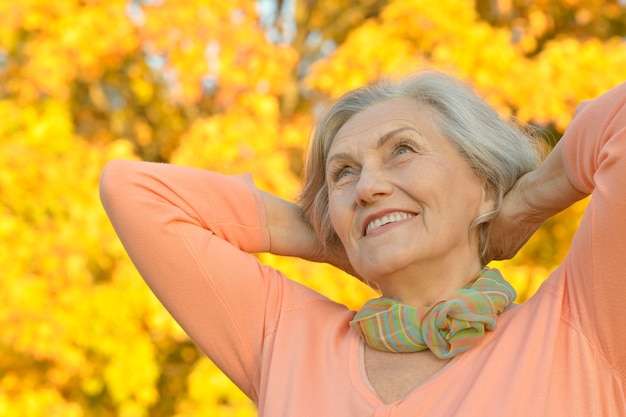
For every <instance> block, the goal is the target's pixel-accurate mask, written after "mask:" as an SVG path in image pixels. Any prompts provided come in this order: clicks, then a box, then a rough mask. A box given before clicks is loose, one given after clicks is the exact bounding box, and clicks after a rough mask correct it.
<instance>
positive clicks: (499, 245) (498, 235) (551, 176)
mask: <svg viewBox="0 0 626 417" xmlns="http://www.w3.org/2000/svg"><path fill="white" fill-rule="evenodd" d="M585 197H586V194H585V193H582V192H580V191H579V190H577V189H576V188H575V187H574V186H573V185H572V183H571V182H570V180H569V178H568V176H567V173H566V170H565V166H564V164H563V158H562V155H561V143H560V142H559V143H557V145H556V146H555V147H554V149H553V150H552V152H550V154H549V155H548V157H547V158H546V159H545V161H544V162H543V163H542V164H541V165H540V166H539V168H538V169H537V170H536V171H532V172H529V173H527V174H525V175H523V176H522V177H521V178H519V179H518V180H517V182H516V183H515V184H514V185H513V188H511V190H510V191H509V192H508V193H507V195H506V196H505V197H504V200H503V202H502V207H501V209H500V212H499V213H498V215H497V216H496V218H495V219H494V220H493V221H492V224H491V228H490V231H489V241H488V244H487V247H488V251H487V254H486V255H487V256H485V258H484V259H485V260H487V261H488V260H493V259H496V260H501V259H510V258H512V257H513V256H515V254H516V253H517V252H518V251H519V250H520V249H521V247H522V246H524V244H525V243H526V242H527V241H528V239H530V237H531V236H532V235H533V234H534V233H535V231H536V230H537V229H538V228H539V227H540V226H541V225H542V224H543V222H544V221H546V220H547V219H548V218H550V217H551V216H553V215H555V214H556V213H558V212H560V211H561V210H564V209H566V208H567V207H569V206H570V205H572V204H573V203H575V202H576V201H579V200H581V199H583V198H585Z"/></svg>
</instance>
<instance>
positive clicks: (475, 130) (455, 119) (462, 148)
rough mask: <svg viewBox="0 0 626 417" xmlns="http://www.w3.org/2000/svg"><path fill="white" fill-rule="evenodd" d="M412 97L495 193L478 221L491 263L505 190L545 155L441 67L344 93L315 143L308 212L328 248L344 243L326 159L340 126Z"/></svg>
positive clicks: (482, 251) (305, 202)
mask: <svg viewBox="0 0 626 417" xmlns="http://www.w3.org/2000/svg"><path fill="white" fill-rule="evenodd" d="M400 98H409V99H412V100H415V102H416V103H418V104H425V105H427V106H429V107H430V108H431V109H432V110H434V111H433V112H432V113H433V117H434V122H435V125H436V127H437V128H438V130H439V132H440V133H441V134H442V135H443V136H444V137H445V138H446V139H447V140H448V141H450V143H451V144H452V145H453V146H454V147H455V148H456V150H457V151H458V152H459V154H460V155H461V156H462V157H463V158H464V159H465V160H466V161H467V163H468V164H469V166H470V167H471V168H472V170H473V171H474V172H475V173H476V175H477V176H478V178H480V179H481V180H482V181H483V183H484V184H485V187H486V189H487V191H488V192H491V193H493V197H494V199H495V207H494V209H493V210H492V211H490V212H488V213H485V214H483V215H481V216H479V217H478V218H476V219H475V220H474V222H473V223H472V225H471V227H470V234H471V233H472V232H473V231H475V230H478V231H479V241H478V244H479V245H478V249H479V255H480V258H481V262H483V263H484V264H486V263H487V262H489V261H490V260H491V259H485V256H486V254H487V253H488V247H487V245H488V236H489V224H490V222H491V220H492V219H493V218H494V217H495V216H496V215H497V213H498V211H499V209H500V207H501V204H502V200H503V198H504V195H505V194H506V193H507V192H508V191H509V190H510V189H511V187H512V186H513V184H514V183H515V182H516V181H517V179H518V178H519V177H521V176H522V175H523V174H525V173H527V172H529V171H532V170H533V169H534V168H536V166H537V165H538V163H539V162H540V160H541V157H542V152H541V149H540V146H539V141H538V140H537V138H536V137H534V136H533V135H530V134H527V133H525V132H524V131H523V130H522V129H521V128H520V127H519V126H518V125H516V124H515V123H513V122H512V121H505V120H503V119H502V118H500V117H499V115H498V114H497V113H496V111H495V110H494V109H493V108H491V107H490V106H489V105H488V104H487V103H486V102H485V101H484V100H483V99H481V98H480V97H479V96H478V95H477V94H476V93H475V92H474V90H473V89H472V88H471V87H470V86H469V85H468V84H466V83H463V82H461V81H459V80H458V79H456V78H454V77H452V76H449V75H446V74H443V73H440V72H437V71H425V72H421V73H418V74H415V75H412V76H409V77H406V78H403V79H401V80H399V81H394V80H391V79H383V80H380V81H378V82H377V83H375V84H373V85H369V86H365V87H361V88H357V89H355V90H352V91H350V92H348V93H346V94H345V95H343V96H342V97H340V98H339V99H338V100H337V101H336V102H335V103H334V104H333V105H332V106H331V107H330V108H329V109H328V110H327V111H326V112H325V113H324V114H323V115H322V117H321V119H319V121H318V122H317V124H316V127H315V130H314V135H313V140H312V143H311V146H310V148H309V152H308V156H307V161H306V169H305V183H304V187H303V189H302V192H301V194H300V199H299V201H300V205H301V207H302V211H303V215H304V217H305V218H306V219H307V220H308V221H309V223H310V224H311V226H312V227H313V229H314V230H315V232H316V233H317V235H318V237H319V239H320V240H321V242H322V243H323V244H324V245H325V246H326V248H333V247H341V242H340V240H339V237H338V236H337V234H336V233H335V231H334V229H333V227H332V224H331V222H330V215H329V212H328V204H329V202H328V188H327V182H326V160H327V158H328V153H329V150H330V146H331V144H332V142H333V140H334V138H335V135H336V134H337V132H338V131H339V129H340V128H341V127H342V126H343V125H344V124H345V123H346V122H347V121H348V120H349V119H350V118H351V117H352V116H353V115H355V114H356V113H359V112H361V111H363V110H365V109H367V108H368V107H370V106H372V105H374V104H377V103H381V102H384V101H388V100H393V99H400Z"/></svg>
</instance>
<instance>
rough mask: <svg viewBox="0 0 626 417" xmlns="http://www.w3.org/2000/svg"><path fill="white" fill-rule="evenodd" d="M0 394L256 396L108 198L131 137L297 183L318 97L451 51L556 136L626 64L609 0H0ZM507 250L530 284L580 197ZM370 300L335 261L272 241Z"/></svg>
mask: <svg viewBox="0 0 626 417" xmlns="http://www.w3.org/2000/svg"><path fill="white" fill-rule="evenodd" d="M0 17H1V19H2V25H0V166H1V169H0V415H1V416H19V417H31V416H32V417H35V416H42V417H43V416H46V417H54V416H63V417H79V416H103V417H107V416H122V417H135V416H137V417H145V416H169V415H171V416H177V417H183V416H194V417H198V416H254V415H255V414H256V412H255V410H254V407H253V405H252V404H251V403H250V401H249V400H248V399H247V398H245V397H244V396H243V394H241V392H239V391H238V390H237V389H236V388H235V387H234V386H233V385H232V384H231V383H230V382H229V381H228V380H227V379H226V378H225V377H224V375H223V374H221V373H220V371H219V370H218V369H216V368H215V366H214V365H213V364H212V363H211V362H210V361H209V360H208V359H206V358H204V357H203V356H202V355H200V354H199V353H198V351H197V349H196V348H195V346H194V345H193V344H192V343H191V342H190V341H189V340H188V339H187V337H186V336H185V335H184V334H183V332H182V331H181V330H180V328H179V327H178V326H177V325H176V324H175V323H174V322H173V320H172V319H171V318H170V317H169V315H168V314H167V312H166V311H165V310H164V309H163V307H162V306H161V305H160V304H159V303H158V302H157V301H156V299H155V298H154V297H153V296H152V294H151V293H150V292H149V291H148V289H147V287H146V286H145V284H144V283H143V281H142V280H141V278H140V277H139V276H138V274H137V272H136V271H135V270H134V268H133V266H132V264H131V263H130V261H129V259H128V258H127V256H126V254H125V252H124V250H123V248H122V247H121V245H120V243H119V241H118V240H117V237H116V236H115V234H114V232H113V230H112V228H111V226H110V224H109V222H108V220H107V218H106V216H105V214H104V212H103V210H102V208H101V206H100V203H99V199H98V179H99V175H100V171H101V169H102V167H103V166H104V164H105V163H106V162H107V161H108V160H110V159H113V158H133V159H143V160H151V161H164V162H171V163H176V164H185V165H192V166H197V167H202V168H206V169H211V170H217V171H221V172H225V173H241V172H246V171H249V172H252V173H253V174H254V176H255V179H256V182H257V185H258V186H259V187H260V188H263V189H266V190H268V191H271V192H273V193H276V194H278V195H280V196H282V197H285V198H293V197H294V196H295V195H296V194H297V192H298V189H299V186H300V177H301V173H302V158H303V155H304V150H305V148H306V145H307V142H308V140H309V131H310V129H311V125H312V118H313V116H312V115H314V114H315V113H316V111H317V107H318V106H319V105H320V103H323V102H325V101H326V100H328V99H332V98H335V97H337V96H338V95H340V94H341V93H342V92H344V91H346V90H348V89H350V88H353V87H356V86H359V85H361V84H363V83H366V82H369V81H372V80H374V79H376V78H377V77H379V76H381V75H399V74H402V73H405V72H407V71H412V70H415V69H419V68H422V67H431V68H433V67H434V68H440V69H443V70H445V71H449V72H453V73H454V74H456V75H458V76H460V77H461V78H464V79H466V80H468V81H470V82H472V83H473V84H474V85H475V86H476V88H477V90H478V91H479V92H480V94H481V95H483V96H484V97H485V98H486V99H487V100H488V101H489V102H491V103H492V104H493V105H494V106H495V107H496V108H497V109H498V111H500V112H501V113H502V114H503V115H504V116H505V117H509V116H514V117H517V118H519V119H520V120H522V121H524V122H526V123H529V124H531V125H532V126H534V127H535V128H536V129H537V130H538V132H539V133H540V134H542V135H543V136H544V137H545V138H546V141H547V142H548V144H550V145H553V144H554V143H556V141H557V140H558V138H559V137H560V135H561V134H562V132H563V130H564V128H565V127H566V126H567V124H568V123H569V121H570V120H571V115H572V114H573V111H574V109H575V107H576V105H577V103H579V102H580V101H581V100H584V99H588V98H591V97H594V96H597V95H598V94H600V93H602V92H603V91H605V90H607V89H609V88H611V87H612V86H615V85H617V84H618V83H620V82H622V81H624V80H626V42H625V36H626V26H625V24H626V23H625V22H626V6H625V5H624V2H623V1H622V2H621V3H620V2H618V1H604V0H559V1H548V0H538V1H534V2H528V1H523V0H498V1H492V0H476V1H469V0H440V1H437V2H434V1H430V0H404V1H400V0H397V1H377V0H359V1H357V0H339V1H335V0H316V1H307V2H304V1H300V0H291V1H278V0H261V1H253V0H234V1H230V2H228V1H212V0H176V1H174V0H161V1H150V0H106V1H105V0H56V1H47V0H18V1H15V0H0ZM584 206H585V202H582V203H579V204H577V205H575V206H574V207H572V208H571V209H569V210H567V211H566V212H564V213H561V214H559V215H558V216H557V217H556V218H554V219H551V220H550V221H548V222H547V223H546V224H545V226H544V227H543V228H542V229H541V230H540V231H539V232H538V233H537V235H536V236H535V237H534V238H533V239H532V240H531V242H529V244H528V245H527V246H526V247H525V248H524V249H523V250H522V251H521V252H520V254H519V255H518V256H517V257H516V258H515V259H513V260H511V261H508V262H500V263H497V266H499V267H500V268H501V269H502V270H503V271H504V273H505V275H506V276H507V277H508V278H509V279H510V280H511V282H512V283H513V284H514V285H515V287H516V288H517V290H518V292H519V300H520V301H522V302H523V301H524V300H526V299H527V298H528V297H529V296H530V295H532V294H533V293H534V291H536V289H537V288H538V286H539V285H540V284H541V282H542V280H543V279H544V278H545V277H546V276H547V274H548V273H549V271H550V270H551V269H553V268H554V267H555V266H556V265H557V264H558V263H559V262H560V260H562V259H563V257H564V256H565V253H566V252H567V249H568V245H569V241H570V239H571V236H572V234H573V233H574V231H575V229H576V225H577V222H578V220H579V218H580V215H581V213H582V211H583V210H584ZM260 257H261V258H262V260H263V261H264V262H267V263H269V264H271V265H273V266H275V267H277V268H280V269H282V270H284V271H285V272H286V273H287V274H288V275H289V276H291V277H293V278H294V279H297V280H299V281H301V282H304V283H305V284H307V285H309V286H311V287H313V288H315V289H316V290H318V291H320V292H322V293H324V294H326V295H328V296H329V297H331V298H333V299H335V300H338V301H341V302H344V303H346V304H347V305H349V306H351V307H353V308H357V307H359V305H360V304H361V303H363V302H364V301H365V300H366V299H367V298H368V297H371V296H372V292H371V291H370V290H369V289H368V288H366V287H364V286H363V285H362V284H360V283H359V282H357V281H356V280H354V279H352V278H350V277H348V276H346V275H345V274H343V273H341V272H339V271H336V270H334V269H333V268H331V267H329V266H328V265H316V264H310V263H306V262H303V261H298V260H294V259H287V258H280V257H275V256H271V255H261V256H260Z"/></svg>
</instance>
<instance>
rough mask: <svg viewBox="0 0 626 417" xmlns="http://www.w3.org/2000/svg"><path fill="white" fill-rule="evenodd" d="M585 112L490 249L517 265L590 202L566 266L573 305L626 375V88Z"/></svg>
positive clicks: (526, 182) (509, 200) (520, 197)
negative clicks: (569, 210) (554, 224)
mask: <svg viewBox="0 0 626 417" xmlns="http://www.w3.org/2000/svg"><path fill="white" fill-rule="evenodd" d="M581 107H582V108H581V109H580V111H578V112H577V115H576V117H575V118H574V120H573V121H572V123H571V125H570V126H569V127H568V129H567V131H566V132H565V135H564V136H563V138H562V139H561V141H560V142H559V144H558V145H557V146H556V147H555V149H554V150H553V151H552V152H551V154H550V155H549V156H548V158H547V159H546V161H545V162H544V163H543V164H542V165H541V167H540V168H539V169H538V170H537V171H535V172H532V173H529V174H527V175H526V176H524V177H522V178H521V179H520V181H518V183H517V184H516V185H515V187H514V188H513V189H512V190H511V192H510V193H509V194H508V195H507V197H506V198H505V202H504V205H503V211H502V213H501V215H500V216H499V217H498V219H496V222H495V223H494V225H493V226H494V227H493V233H494V234H493V236H492V237H493V240H492V241H491V243H492V244H493V245H494V247H495V248H497V252H495V254H494V255H495V256H494V257H497V258H501V259H504V258H508V257H511V256H512V255H514V254H515V252H516V251H517V249H519V247H521V246H522V245H523V243H524V242H525V241H526V240H527V239H528V238H529V237H530V235H532V233H533V232H534V231H535V230H536V229H537V227H539V226H540V225H541V224H542V223H543V222H544V221H545V220H546V219H547V218H548V217H550V216H551V215H553V214H555V213H557V212H558V211H560V210H562V209H563V208H565V207H567V206H569V205H570V204H572V203H573V202H575V201H577V200H578V199H580V198H582V197H584V196H585V195H588V194H592V197H591V199H590V201H589V204H588V206H587V210H586V212H585V216H584V218H583V219H582V221H581V224H580V227H579V229H578V231H577V233H576V236H575V237H574V240H573V242H572V246H571V249H570V253H569V254H568V257H567V259H566V260H565V263H566V265H565V273H566V274H567V279H568V297H569V302H570V304H571V305H576V306H578V310H577V314H578V315H579V317H578V320H579V323H580V326H581V328H583V329H586V332H587V337H589V338H590V339H591V340H593V341H594V342H595V344H596V346H599V347H600V348H601V349H602V351H603V354H604V355H605V357H607V358H608V359H609V361H611V363H612V364H613V365H614V366H616V368H617V369H620V370H621V371H622V372H624V373H625V374H626V355H625V354H624V352H626V339H625V338H623V337H622V336H621V334H620V333H619V331H616V329H619V328H620V327H621V326H622V321H623V316H624V314H625V313H626V256H625V255H626V184H625V183H626V83H624V84H621V85H619V86H617V87H615V88H614V89H612V90H610V91H608V92H607V93H605V94H603V95H601V96H600V97H598V98H596V99H594V100H591V101H589V102H586V103H585V104H584V105H583V106H581ZM507 223H508V225H507ZM513 230H515V231H516V232H514V233H512V231H513ZM516 234H517V235H516Z"/></svg>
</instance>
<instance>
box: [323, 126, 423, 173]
mask: <svg viewBox="0 0 626 417" xmlns="http://www.w3.org/2000/svg"><path fill="white" fill-rule="evenodd" d="M405 130H412V131H414V132H415V133H417V134H418V135H420V136H422V134H421V132H419V131H418V130H417V129H415V128H413V127H409V126H402V127H399V128H397V129H394V130H392V131H390V132H387V133H385V134H384V135H382V136H381V137H380V139H378V142H377V143H376V149H380V148H382V147H383V146H384V145H385V143H387V141H389V140H390V139H392V138H394V137H395V136H397V135H398V134H399V133H402V132H404V131H405ZM335 159H350V154H348V153H345V152H341V153H336V154H334V155H333V156H331V157H330V158H328V160H327V161H326V166H328V165H330V163H331V162H333V161H334V160H335Z"/></svg>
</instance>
